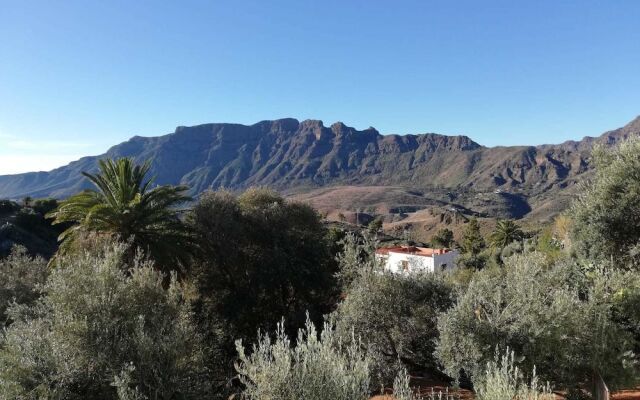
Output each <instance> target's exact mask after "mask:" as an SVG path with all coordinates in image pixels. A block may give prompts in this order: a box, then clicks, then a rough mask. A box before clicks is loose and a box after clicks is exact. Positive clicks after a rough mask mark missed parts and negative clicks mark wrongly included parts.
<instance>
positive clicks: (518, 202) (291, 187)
mask: <svg viewBox="0 0 640 400" xmlns="http://www.w3.org/2000/svg"><path fill="white" fill-rule="evenodd" d="M637 134H640V118H637V119H636V120H634V121H633V122H631V123H630V124H628V125H627V126H625V127H623V128H620V129H617V130H615V131H611V132H607V133H605V134H604V135H602V136H601V137H599V138H585V139H583V140H582V141H579V142H566V143H563V144H559V145H542V146H536V147H533V146H532V147H525V146H521V147H493V148H487V147H483V146H480V145H479V144H477V143H475V142H474V141H472V140H471V139H469V138H468V137H466V136H444V135H437V134H431V133H429V134H422V135H404V136H399V135H381V134H380V133H379V132H378V131H376V130H375V129H373V128H369V129H366V130H363V131H357V130H355V129H354V128H351V127H348V126H346V125H344V124H342V123H340V122H338V123H335V124H333V125H331V126H330V127H325V126H324V125H323V124H322V122H321V121H314V120H307V121H303V122H298V121H297V120H295V119H281V120H275V121H262V122H259V123H257V124H254V125H251V126H245V125H239V124H204V125H198V126H193V127H178V128H177V129H176V131H175V132H174V133H172V134H168V135H164V136H159V137H138V136H136V137H133V138H132V139H130V140H129V141H127V142H124V143H121V144H119V145H116V146H114V147H112V148H111V149H109V151H107V153H106V154H104V155H101V156H97V157H85V158H82V159H80V160H78V161H75V162H72V163H71V164H69V165H67V166H65V167H61V168H58V169H55V170H53V171H50V172H33V173H26V174H19V175H6V176H0V198H21V197H24V196H32V197H47V196H52V197H58V198H62V197H66V196H69V195H71V194H73V193H76V192H78V191H79V190H81V189H83V188H86V187H88V186H87V182H86V181H85V179H83V177H82V176H81V174H80V172H81V171H95V170H96V160H97V159H99V158H104V157H123V156H128V157H133V158H134V159H136V160H137V161H139V162H142V161H143V160H146V159H151V160H153V167H152V170H153V173H154V174H155V176H156V182H157V183H158V184H178V183H181V184H186V185H188V186H189V187H191V190H192V193H193V194H198V193H200V192H202V191H203V190H206V189H208V188H219V187H226V188H232V189H242V188H246V187H249V186H256V185H264V186H270V187H273V188H275V189H278V190H282V191H301V190H308V189H313V188H318V187H324V186H334V185H358V186H362V185H377V186H386V185H395V186H403V187H407V188H418V189H429V188H445V189H447V188H448V189H452V190H456V191H462V192H465V193H467V192H469V191H471V192H474V193H484V192H493V191H496V190H497V189H500V190H502V191H503V192H505V193H510V194H511V197H513V203H514V207H515V209H517V210H518V211H517V212H515V213H513V214H514V215H513V216H522V215H523V214H527V213H529V212H530V210H531V209H532V208H533V209H534V210H535V208H536V206H540V207H542V206H544V207H551V208H554V207H559V208H562V206H561V205H559V206H558V205H549V204H547V203H549V201H551V200H550V199H549V197H550V196H551V195H553V196H554V197H563V196H556V194H558V193H559V192H561V191H562V192H564V191H566V189H567V188H570V187H571V186H573V185H574V184H575V183H576V182H577V181H578V180H579V179H580V178H581V177H582V176H583V175H585V173H588V171H589V152H590V149H591V148H592V146H593V144H594V143H596V142H603V143H605V144H612V143H615V142H617V141H619V140H621V139H623V138H626V137H629V136H631V135H637ZM468 197H469V199H468V201H467V203H468V204H467V206H470V207H473V205H474V201H476V200H474V198H473V197H474V196H468ZM481 201H482V200H481V199H480V200H477V201H476V202H481ZM557 202H561V199H559V198H558V199H553V201H551V203H557ZM507 214H510V213H507ZM517 214H520V215H517Z"/></svg>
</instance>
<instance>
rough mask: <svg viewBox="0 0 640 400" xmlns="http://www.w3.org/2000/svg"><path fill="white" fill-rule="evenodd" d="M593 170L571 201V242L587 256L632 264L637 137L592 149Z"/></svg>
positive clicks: (639, 205) (638, 220)
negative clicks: (591, 178)
mask: <svg viewBox="0 0 640 400" xmlns="http://www.w3.org/2000/svg"><path fill="white" fill-rule="evenodd" d="M593 160H594V164H595V166H596V174H595V177H594V178H593V180H592V182H591V183H589V184H587V185H585V186H584V187H583V188H582V190H580V192H579V193H580V194H579V196H578V198H577V199H576V201H574V203H573V204H572V207H571V212H570V216H571V219H572V225H571V243H572V244H573V246H574V249H575V250H576V251H577V253H578V254H579V255H581V256H582V257H584V258H586V259H592V260H604V261H608V260H611V259H613V260H614V261H615V262H616V265H617V266H624V267H632V266H633V265H635V266H637V265H639V260H640V251H639V249H640V247H639V246H638V244H639V243H640V214H639V213H638V212H637V211H638V210H639V209H640V139H638V138H634V139H629V140H627V141H625V142H622V143H621V144H620V145H618V147H616V148H612V149H607V148H605V147H602V146H601V147H597V148H595V149H594V150H593Z"/></svg>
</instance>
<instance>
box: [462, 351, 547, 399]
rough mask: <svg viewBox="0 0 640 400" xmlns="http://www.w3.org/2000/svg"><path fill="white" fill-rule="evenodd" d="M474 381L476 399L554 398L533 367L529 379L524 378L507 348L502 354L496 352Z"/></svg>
mask: <svg viewBox="0 0 640 400" xmlns="http://www.w3.org/2000/svg"><path fill="white" fill-rule="evenodd" d="M474 383H475V387H476V393H477V396H476V398H477V399H478V400H507V399H528V400H553V399H555V395H554V394H553V392H552V391H551V387H550V386H549V383H546V384H542V383H541V382H540V380H539V378H538V376H537V375H536V370H535V367H534V368H533V371H532V373H531V379H530V380H527V379H526V378H525V376H524V374H523V373H522V370H521V369H520V368H519V367H518V366H517V365H516V362H515V355H514V353H513V352H509V349H507V352H506V353H505V354H503V355H500V354H499V353H498V352H496V355H495V359H494V360H493V361H489V362H488V363H487V365H486V367H485V370H484V373H483V374H481V375H480V376H478V377H477V378H476V380H475V382H474Z"/></svg>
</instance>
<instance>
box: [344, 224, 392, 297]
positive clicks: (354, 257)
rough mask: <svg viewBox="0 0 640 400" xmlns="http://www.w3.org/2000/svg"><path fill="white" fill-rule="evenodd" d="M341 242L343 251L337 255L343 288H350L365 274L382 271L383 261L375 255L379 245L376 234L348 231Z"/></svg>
mask: <svg viewBox="0 0 640 400" xmlns="http://www.w3.org/2000/svg"><path fill="white" fill-rule="evenodd" d="M340 244H341V245H342V251H341V252H340V253H339V254H338V256H337V257H336V258H337V260H338V265H339V270H338V273H337V276H338V280H339V281H340V283H341V285H342V286H343V288H345V289H348V288H349V286H350V285H351V284H352V283H353V281H354V280H356V279H358V277H359V276H361V275H363V274H369V273H371V272H381V271H382V262H381V261H380V260H378V259H376V256H375V254H376V249H377V248H378V245H379V243H378V240H377V239H376V237H375V235H372V234H370V233H368V232H364V233H363V235H362V236H358V235H355V234H353V233H347V235H346V236H345V237H344V239H342V241H341V242H340Z"/></svg>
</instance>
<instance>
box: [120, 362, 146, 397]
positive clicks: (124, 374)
mask: <svg viewBox="0 0 640 400" xmlns="http://www.w3.org/2000/svg"><path fill="white" fill-rule="evenodd" d="M135 369H136V368H135V367H134V366H133V364H129V365H126V366H125V367H124V368H122V371H121V372H120V374H119V375H116V376H115V377H114V378H113V386H114V387H115V388H116V391H117V393H118V400H148V397H147V396H145V395H143V394H142V393H141V392H140V388H139V387H137V386H135V385H134V382H133V372H134V371H135Z"/></svg>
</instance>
